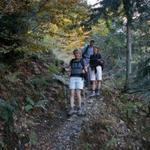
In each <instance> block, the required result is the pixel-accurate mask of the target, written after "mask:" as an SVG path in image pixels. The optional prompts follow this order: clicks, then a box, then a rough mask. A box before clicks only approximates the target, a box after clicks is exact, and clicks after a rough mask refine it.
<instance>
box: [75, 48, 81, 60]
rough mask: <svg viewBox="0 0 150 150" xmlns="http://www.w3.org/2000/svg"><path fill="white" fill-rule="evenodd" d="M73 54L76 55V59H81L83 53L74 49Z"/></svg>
mask: <svg viewBox="0 0 150 150" xmlns="http://www.w3.org/2000/svg"><path fill="white" fill-rule="evenodd" d="M73 54H74V57H75V58H77V59H79V58H80V57H81V52H80V51H79V50H78V49H74V51H73Z"/></svg>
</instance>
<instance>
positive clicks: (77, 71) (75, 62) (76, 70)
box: [70, 59, 85, 77]
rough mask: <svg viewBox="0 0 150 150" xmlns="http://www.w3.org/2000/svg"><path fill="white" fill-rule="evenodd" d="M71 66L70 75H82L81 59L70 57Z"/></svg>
mask: <svg viewBox="0 0 150 150" xmlns="http://www.w3.org/2000/svg"><path fill="white" fill-rule="evenodd" d="M70 66H71V75H70V76H71V77H83V69H84V66H85V63H84V61H83V59H72V60H71V61H70Z"/></svg>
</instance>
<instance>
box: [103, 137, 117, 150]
mask: <svg viewBox="0 0 150 150" xmlns="http://www.w3.org/2000/svg"><path fill="white" fill-rule="evenodd" d="M116 144H117V139H116V138H115V137H112V138H111V139H110V140H108V142H107V143H106V146H105V148H104V149H106V150H107V149H112V147H114V146H115V145H116Z"/></svg>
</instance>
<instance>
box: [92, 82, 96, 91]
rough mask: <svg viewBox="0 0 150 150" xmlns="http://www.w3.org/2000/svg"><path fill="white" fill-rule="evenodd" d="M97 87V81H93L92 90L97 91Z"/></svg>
mask: <svg viewBox="0 0 150 150" xmlns="http://www.w3.org/2000/svg"><path fill="white" fill-rule="evenodd" d="M95 89H96V81H92V91H95Z"/></svg>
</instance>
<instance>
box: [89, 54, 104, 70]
mask: <svg viewBox="0 0 150 150" xmlns="http://www.w3.org/2000/svg"><path fill="white" fill-rule="evenodd" d="M97 66H101V54H99V53H98V54H93V55H91V56H90V67H91V68H96V67H97Z"/></svg>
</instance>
